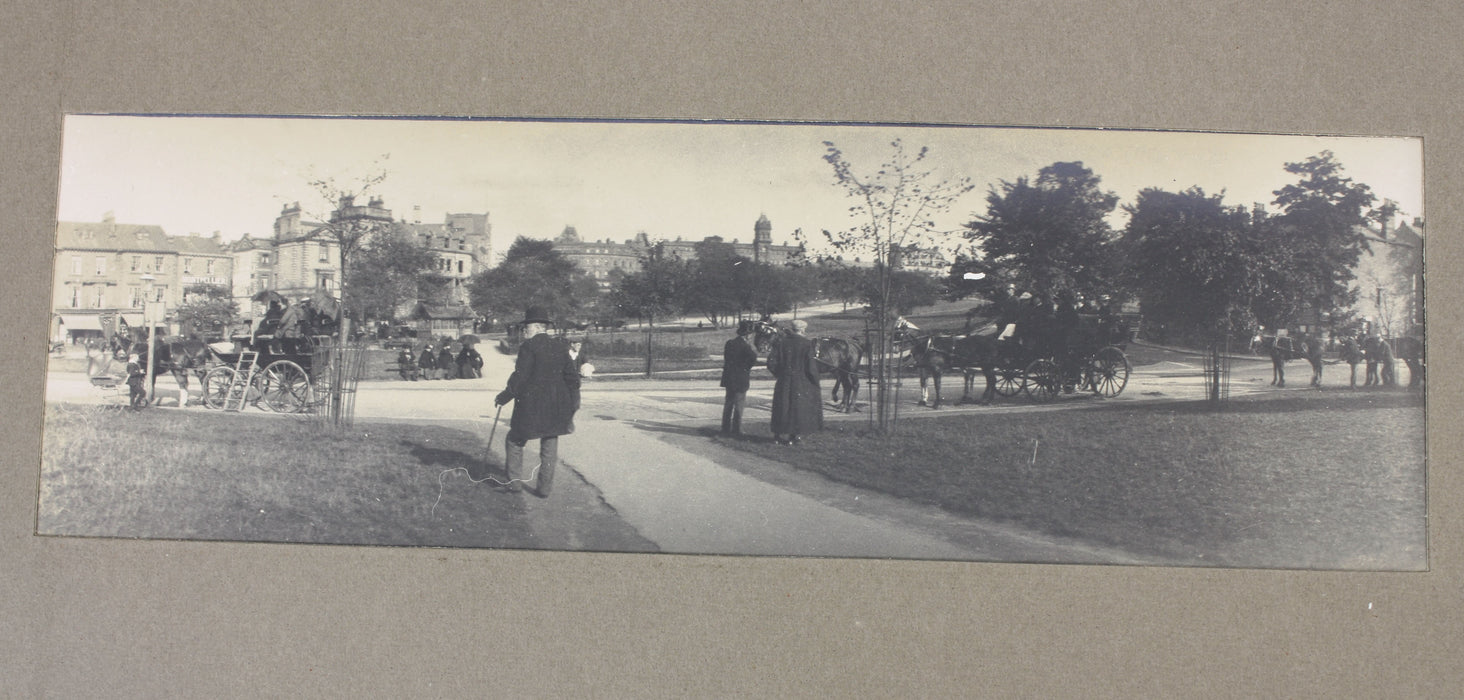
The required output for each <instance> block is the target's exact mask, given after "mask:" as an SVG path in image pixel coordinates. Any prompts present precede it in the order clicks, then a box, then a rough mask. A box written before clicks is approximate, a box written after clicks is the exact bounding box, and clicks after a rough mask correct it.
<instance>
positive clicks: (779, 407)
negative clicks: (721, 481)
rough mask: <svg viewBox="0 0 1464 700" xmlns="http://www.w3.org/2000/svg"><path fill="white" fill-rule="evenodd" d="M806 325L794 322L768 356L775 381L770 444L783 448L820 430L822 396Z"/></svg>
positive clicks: (816, 365)
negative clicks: (778, 444) (805, 334)
mask: <svg viewBox="0 0 1464 700" xmlns="http://www.w3.org/2000/svg"><path fill="white" fill-rule="evenodd" d="M807 329H808V322H807V321H802V320H798V321H794V322H793V329H792V332H790V333H789V334H787V335H785V336H784V337H783V338H782V339H781V340H780V341H778V343H777V344H776V345H774V346H773V350H772V353H771V354H769V355H768V369H769V370H771V371H772V373H773V376H775V377H777V378H778V383H777V384H775V385H773V440H775V441H777V442H778V443H780V444H783V445H792V444H794V443H796V442H799V441H800V440H801V439H802V438H801V437H800V436H802V435H805V434H807V433H811V432H814V431H817V430H823V394H822V393H821V392H820V391H819V388H818V361H817V360H815V359H814V356H813V341H811V340H809V339H808V338H807V337H805V336H804V333H805V332H806V331H807Z"/></svg>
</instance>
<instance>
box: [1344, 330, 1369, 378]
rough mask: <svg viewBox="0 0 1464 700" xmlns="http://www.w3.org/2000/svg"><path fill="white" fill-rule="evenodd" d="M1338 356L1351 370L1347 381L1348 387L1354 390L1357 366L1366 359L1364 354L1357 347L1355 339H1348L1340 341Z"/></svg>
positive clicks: (1359, 347)
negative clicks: (1340, 347)
mask: <svg viewBox="0 0 1464 700" xmlns="http://www.w3.org/2000/svg"><path fill="white" fill-rule="evenodd" d="M1340 356H1341V358H1342V361H1343V362H1346V363H1347V365H1348V367H1350V368H1351V375H1350V378H1349V380H1348V383H1349V386H1351V387H1352V388H1353V389H1356V388H1357V365H1358V363H1361V362H1362V361H1363V360H1364V359H1365V358H1366V353H1364V352H1363V351H1362V346H1361V345H1358V343H1357V339H1356V338H1351V337H1349V338H1347V339H1346V340H1343V341H1342V350H1341V352H1340Z"/></svg>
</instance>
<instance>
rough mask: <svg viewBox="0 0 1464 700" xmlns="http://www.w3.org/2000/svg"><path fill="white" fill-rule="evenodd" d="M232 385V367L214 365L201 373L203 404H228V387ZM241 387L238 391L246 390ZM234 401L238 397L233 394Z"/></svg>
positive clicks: (211, 405) (218, 405)
mask: <svg viewBox="0 0 1464 700" xmlns="http://www.w3.org/2000/svg"><path fill="white" fill-rule="evenodd" d="M233 386H234V368H233V367H215V368H213V369H211V370H209V371H208V374H205V375H203V405H205V406H208V407H209V408H223V407H224V406H226V405H228V403H229V397H230V389H232V388H233ZM248 390H249V389H248V388H247V387H241V388H240V391H248ZM234 400H235V402H238V397H237V395H235V397H234Z"/></svg>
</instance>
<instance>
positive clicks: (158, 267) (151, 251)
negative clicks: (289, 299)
mask: <svg viewBox="0 0 1464 700" xmlns="http://www.w3.org/2000/svg"><path fill="white" fill-rule="evenodd" d="M233 264H234V255H233V254H232V253H231V251H230V250H229V247H228V245H227V244H225V243H224V242H223V241H221V240H220V238H219V234H218V233H214V234H213V235H212V236H200V235H198V234H190V235H187V236H169V235H167V234H165V233H164V232H163V229H162V228H161V227H159V226H155V225H149V224H119V223H117V222H116V220H115V219H114V218H113V217H112V216H111V215H110V214H108V215H107V216H106V217H104V218H103V219H102V221H101V222H99V223H92V222H73V221H62V222H59V223H58V224H57V226H56V257H55V262H54V274H53V276H52V288H51V298H52V300H53V302H52V303H53V307H54V309H53V310H54V317H53V326H52V337H53V338H54V339H56V340H63V341H64V340H72V341H75V340H80V339H84V338H91V337H101V335H102V333H103V331H102V329H103V324H104V323H116V322H117V320H118V319H120V320H121V321H123V322H125V323H127V324H130V325H134V326H138V325H142V323H143V320H142V308H143V300H144V298H145V296H146V295H149V294H150V299H151V300H153V301H160V302H163V306H164V309H165V313H171V311H172V310H173V309H175V308H177V307H178V305H179V304H182V303H183V301H184V290H185V289H187V288H188V287H190V286H193V285H197V284H214V285H220V286H224V287H228V286H229V285H230V284H231V282H232V279H233V276H234V272H233ZM144 277H149V278H151V279H144ZM149 290H150V291H149Z"/></svg>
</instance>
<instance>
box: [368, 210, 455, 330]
mask: <svg viewBox="0 0 1464 700" xmlns="http://www.w3.org/2000/svg"><path fill="white" fill-rule="evenodd" d="M436 259H437V258H436V256H434V255H433V254H432V252H431V251H430V250H428V249H427V248H424V247H423V246H421V245H420V244H418V243H417V242H416V241H415V240H412V238H411V236H409V235H408V234H407V232H406V231H405V230H403V229H402V227H401V226H399V225H398V226H391V227H380V228H376V229H375V230H373V231H372V232H371V235H370V237H369V238H368V239H366V240H365V241H363V242H362V245H361V247H360V249H359V250H358V251H357V254H356V256H355V261H354V264H353V265H352V266H351V268H350V269H349V270H348V271H347V272H346V275H345V279H346V282H347V284H348V286H349V287H350V289H351V297H350V300H349V302H348V303H347V309H348V311H349V313H351V314H352V315H353V316H355V317H358V318H362V319H383V320H394V319H395V318H396V315H397V311H398V309H400V308H401V307H402V306H403V305H405V304H408V303H410V302H413V301H417V300H421V301H425V302H427V303H437V302H439V301H440V299H439V298H436V297H437V295H435V294H432V293H431V292H432V291H433V287H434V286H436V287H445V285H444V284H443V283H445V282H447V278H446V277H444V276H442V275H438V274H436V273H434V272H432V269H433V264H434V263H435V262H436ZM433 282H436V283H437V284H436V285H434V284H433ZM424 292H426V293H424Z"/></svg>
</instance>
